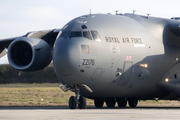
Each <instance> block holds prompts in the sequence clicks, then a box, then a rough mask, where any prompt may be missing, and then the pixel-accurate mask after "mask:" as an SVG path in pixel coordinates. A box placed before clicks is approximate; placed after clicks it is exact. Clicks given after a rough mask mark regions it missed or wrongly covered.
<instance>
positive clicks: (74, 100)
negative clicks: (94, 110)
mask: <svg viewBox="0 0 180 120" xmlns="http://www.w3.org/2000/svg"><path fill="white" fill-rule="evenodd" d="M80 89H85V90H87V91H89V92H92V90H91V89H90V88H89V87H88V86H86V85H81V86H77V85H75V87H74V91H75V94H76V97H75V96H71V97H70V99H69V108H70V109H75V108H76V107H77V104H78V108H79V109H85V108H86V98H85V97H83V96H81V95H80Z"/></svg>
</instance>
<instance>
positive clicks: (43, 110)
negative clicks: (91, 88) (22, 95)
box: [0, 107, 180, 120]
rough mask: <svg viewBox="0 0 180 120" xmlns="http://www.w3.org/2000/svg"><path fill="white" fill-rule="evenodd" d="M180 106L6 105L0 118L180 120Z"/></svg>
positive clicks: (24, 119)
mask: <svg viewBox="0 0 180 120" xmlns="http://www.w3.org/2000/svg"><path fill="white" fill-rule="evenodd" d="M179 118H180V108H176V107H175V108H170V107H169V108H167V107H166V108H163V107H160V108H155V107H154V108H153V107H148V108H147V107H138V108H133V109H132V108H123V109H122V108H121V109H120V108H114V109H108V108H103V109H96V108H95V107H89V108H87V109H85V110H80V109H75V110H69V109H68V108H67V107H5V108H0V120H119V119H121V120H131V119H133V120H152V119H153V120H172V119H173V120H179Z"/></svg>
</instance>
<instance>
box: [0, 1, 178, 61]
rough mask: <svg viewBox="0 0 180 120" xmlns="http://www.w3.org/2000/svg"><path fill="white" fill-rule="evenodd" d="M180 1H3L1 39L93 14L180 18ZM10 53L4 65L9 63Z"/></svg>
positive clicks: (3, 58)
mask: <svg viewBox="0 0 180 120" xmlns="http://www.w3.org/2000/svg"><path fill="white" fill-rule="evenodd" d="M179 5H180V0H0V39H3V38H10V37H15V36H20V35H25V34H26V33H27V32H30V31H38V30H48V29H54V28H62V27H63V26H64V25H65V24H66V23H67V22H69V21H70V20H72V19H73V18H75V17H78V16H81V15H85V14H89V13H90V10H91V13H92V14H95V13H101V14H107V13H111V14H115V11H116V10H118V11H119V12H118V13H132V11H133V10H136V14H140V15H146V14H147V13H148V14H151V16H154V17H162V18H171V17H180V7H179ZM7 63H8V60H7V56H4V57H2V58H0V64H7Z"/></svg>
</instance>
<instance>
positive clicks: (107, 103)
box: [105, 98, 116, 108]
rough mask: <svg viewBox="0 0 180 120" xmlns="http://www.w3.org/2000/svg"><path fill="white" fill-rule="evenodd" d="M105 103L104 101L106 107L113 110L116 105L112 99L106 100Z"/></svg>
mask: <svg viewBox="0 0 180 120" xmlns="http://www.w3.org/2000/svg"><path fill="white" fill-rule="evenodd" d="M105 101H106V105H107V107H109V108H113V107H114V106H115V104H116V101H115V99H114V98H106V99H105Z"/></svg>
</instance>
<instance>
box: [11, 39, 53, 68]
mask: <svg viewBox="0 0 180 120" xmlns="http://www.w3.org/2000/svg"><path fill="white" fill-rule="evenodd" d="M8 60H9V63H10V64H11V66H12V67H14V68H15V69H17V70H21V71H36V70H41V69H43V68H45V67H46V66H47V65H49V63H50V62H51V60H52V49H51V47H50V45H49V44H48V43H46V42H45V41H44V40H42V39H36V38H28V37H19V38H17V39H16V40H14V41H13V42H12V43H11V44H10V45H9V47H8Z"/></svg>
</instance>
